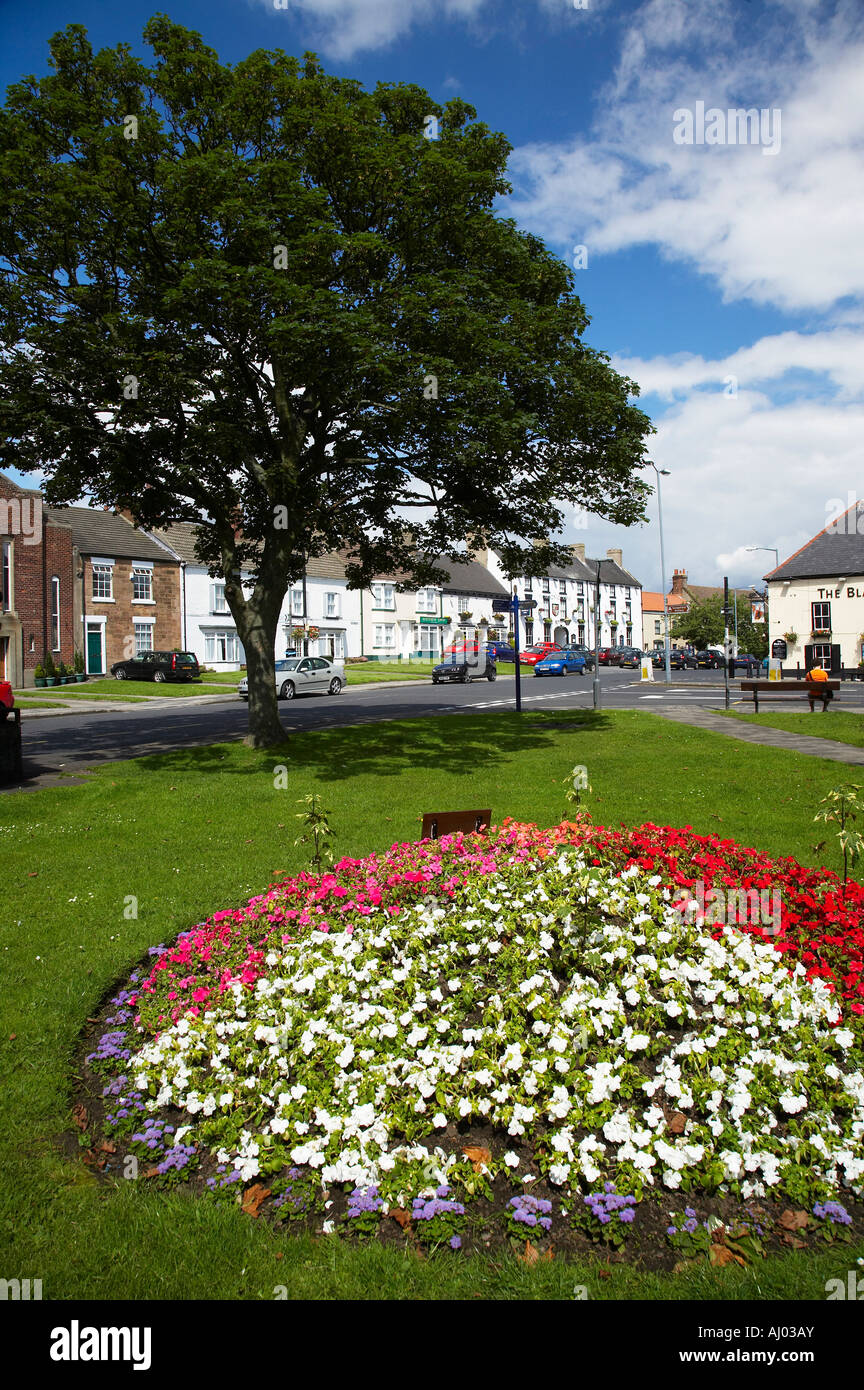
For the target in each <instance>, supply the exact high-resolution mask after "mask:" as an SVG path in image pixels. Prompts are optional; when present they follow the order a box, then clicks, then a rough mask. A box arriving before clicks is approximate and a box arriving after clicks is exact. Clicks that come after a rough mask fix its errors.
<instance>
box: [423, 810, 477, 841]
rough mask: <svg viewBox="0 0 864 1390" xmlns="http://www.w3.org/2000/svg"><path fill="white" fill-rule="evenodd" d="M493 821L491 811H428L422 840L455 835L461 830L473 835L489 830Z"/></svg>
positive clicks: (424, 820)
mask: <svg viewBox="0 0 864 1390" xmlns="http://www.w3.org/2000/svg"><path fill="white" fill-rule="evenodd" d="M491 823H492V812H491V811H428V812H427V813H426V815H425V816H424V817H423V829H422V831H421V834H420V838H421V840H438V839H440V837H441V836H442V835H453V834H455V832H456V831H457V830H461V831H462V833H463V834H464V835H471V834H472V833H476V832H478V831H480V830H488V829H489V826H490V825H491Z"/></svg>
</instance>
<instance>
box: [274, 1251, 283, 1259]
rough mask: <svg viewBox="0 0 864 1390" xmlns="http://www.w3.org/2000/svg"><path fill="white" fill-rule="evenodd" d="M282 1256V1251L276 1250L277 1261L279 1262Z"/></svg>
mask: <svg viewBox="0 0 864 1390" xmlns="http://www.w3.org/2000/svg"><path fill="white" fill-rule="evenodd" d="M283 1254H284V1251H282V1250H277V1251H276V1259H277V1260H281V1259H282V1256H283Z"/></svg>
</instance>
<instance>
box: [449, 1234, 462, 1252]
mask: <svg viewBox="0 0 864 1390" xmlns="http://www.w3.org/2000/svg"><path fill="white" fill-rule="evenodd" d="M450 1249H451V1250H461V1249H462V1237H461V1236H451V1237H450Z"/></svg>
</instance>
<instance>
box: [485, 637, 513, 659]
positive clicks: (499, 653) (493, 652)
mask: <svg viewBox="0 0 864 1390" xmlns="http://www.w3.org/2000/svg"><path fill="white" fill-rule="evenodd" d="M486 650H487V652H488V653H489V655H490V656H491V658H492V660H493V661H515V660H516V651H515V649H514V648H513V647H511V646H510V644H509V642H487V643H486Z"/></svg>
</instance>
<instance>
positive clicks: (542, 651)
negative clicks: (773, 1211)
mask: <svg viewBox="0 0 864 1390" xmlns="http://www.w3.org/2000/svg"><path fill="white" fill-rule="evenodd" d="M560 651H561V648H560V647H559V646H558V643H557V642H535V643H534V645H533V647H526V648H525V651H524V652H520V653H519V664H520V666H536V665H537V662H538V661H542V660H543V658H544V656H548V655H549V653H550V652H560Z"/></svg>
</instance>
